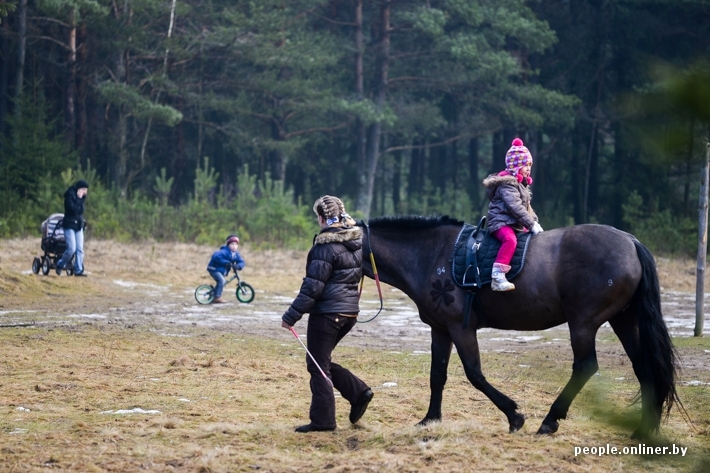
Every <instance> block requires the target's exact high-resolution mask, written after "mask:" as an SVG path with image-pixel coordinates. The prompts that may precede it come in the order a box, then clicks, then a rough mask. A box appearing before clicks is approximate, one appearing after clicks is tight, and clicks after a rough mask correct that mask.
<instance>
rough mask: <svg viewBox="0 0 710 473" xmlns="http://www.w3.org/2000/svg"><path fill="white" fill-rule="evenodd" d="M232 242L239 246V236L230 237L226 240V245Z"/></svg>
mask: <svg viewBox="0 0 710 473" xmlns="http://www.w3.org/2000/svg"><path fill="white" fill-rule="evenodd" d="M232 242H237V244H239V237H238V236H237V235H229V236H228V237H227V239H226V240H225V244H226V245H229V244H230V243H232Z"/></svg>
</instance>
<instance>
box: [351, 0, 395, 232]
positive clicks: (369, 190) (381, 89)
mask: <svg viewBox="0 0 710 473" xmlns="http://www.w3.org/2000/svg"><path fill="white" fill-rule="evenodd" d="M391 3H392V2H390V1H385V2H383V4H382V10H381V11H380V13H381V15H380V22H381V24H380V41H379V48H378V49H379V51H378V53H379V54H378V56H379V57H378V59H379V60H378V83H377V93H376V96H375V106H376V107H377V110H378V111H379V112H381V111H382V109H383V108H384V104H385V98H386V95H387V82H388V77H389V60H390V58H389V55H390V12H391ZM381 135H382V123H381V122H380V121H376V122H375V123H373V124H372V125H370V127H369V129H368V136H367V155H366V161H367V163H366V166H365V172H366V175H365V178H366V185H365V195H364V196H361V198H360V199H358V201H359V202H363V203H364V205H363V206H362V207H360V208H359V209H358V210H360V211H361V212H362V213H363V216H364V218H366V219H367V218H370V210H371V206H372V196H373V192H374V189H375V172H376V171H377V162H378V160H379V154H380V137H381Z"/></svg>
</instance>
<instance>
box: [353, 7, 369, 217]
mask: <svg viewBox="0 0 710 473" xmlns="http://www.w3.org/2000/svg"><path fill="white" fill-rule="evenodd" d="M364 44H365V42H364V38H363V32H362V0H357V1H356V2H355V97H356V98H357V100H363V99H364V98H365V80H364V73H363V57H364V54H365V48H364ZM355 133H356V140H357V141H356V143H355V150H356V151H355V153H356V158H355V159H356V164H357V170H358V171H359V174H358V181H357V195H358V200H357V203H356V209H358V210H361V209H364V208H365V207H366V206H367V199H366V198H365V197H366V195H367V178H366V173H365V164H366V160H365V149H366V147H367V128H366V127H365V124H364V123H363V121H362V120H361V119H360V118H358V119H357V120H356V121H355Z"/></svg>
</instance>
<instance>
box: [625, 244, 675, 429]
mask: <svg viewBox="0 0 710 473" xmlns="http://www.w3.org/2000/svg"><path fill="white" fill-rule="evenodd" d="M634 245H635V246H636V253H637V255H638V258H639V260H640V262H641V268H642V275H641V281H640V282H639V285H638V287H637V288H636V295H635V297H636V304H637V307H638V328H639V339H640V349H641V353H640V357H639V360H640V363H639V364H638V366H637V367H636V369H637V370H639V375H640V376H639V381H640V382H641V395H642V396H644V397H645V396H647V395H648V396H649V397H650V399H649V400H650V401H651V402H650V407H651V408H652V409H653V411H654V412H653V413H652V416H651V419H653V421H652V425H648V426H646V427H647V428H649V429H651V430H654V431H657V430H658V427H659V424H660V421H661V418H662V417H664V411H665V417H668V415H669V414H670V410H671V408H672V407H673V403H674V402H677V403H678V405H680V406H681V408H682V404H681V403H680V400H679V399H678V394H677V392H676V388H675V383H676V376H677V355H676V351H675V348H674V347H673V342H672V341H671V337H670V335H669V333H668V328H667V327H666V324H665V322H664V321H663V315H662V314H661V289H660V286H659V283H658V273H657V271H656V264H655V262H654V259H653V255H651V252H650V251H649V250H648V248H646V247H645V246H644V245H643V244H641V242H639V241H638V240H636V239H634ZM644 383H645V384H646V386H644ZM649 414H650V413H649Z"/></svg>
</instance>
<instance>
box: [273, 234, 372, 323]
mask: <svg viewBox="0 0 710 473" xmlns="http://www.w3.org/2000/svg"><path fill="white" fill-rule="evenodd" d="M361 278H362V229H361V228H360V227H353V228H333V227H328V228H325V229H323V230H322V231H321V232H320V233H319V234H318V236H316V238H315V241H314V243H313V247H312V248H311V251H310V252H309V253H308V260H307V263H306V277H305V278H303V284H301V291H300V292H299V294H298V296H296V299H294V301H293V303H292V304H291V307H289V308H288V310H287V311H286V313H285V314H284V315H283V317H282V319H283V321H284V322H286V323H287V324H289V325H294V324H295V323H296V322H298V321H299V320H300V319H301V317H303V314H305V313H307V312H308V313H310V314H311V315H317V314H332V313H338V314H357V313H358V312H359V311H360V305H359V301H358V296H359V295H358V283H359V282H360V279H361Z"/></svg>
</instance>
